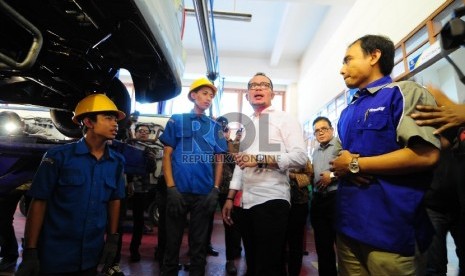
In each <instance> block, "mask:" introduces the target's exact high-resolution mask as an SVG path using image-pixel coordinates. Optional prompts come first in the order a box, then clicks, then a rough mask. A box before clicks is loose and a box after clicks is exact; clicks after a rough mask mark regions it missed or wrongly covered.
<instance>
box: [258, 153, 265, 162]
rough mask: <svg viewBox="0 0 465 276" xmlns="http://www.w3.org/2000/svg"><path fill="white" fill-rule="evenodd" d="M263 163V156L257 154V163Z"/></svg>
mask: <svg viewBox="0 0 465 276" xmlns="http://www.w3.org/2000/svg"><path fill="white" fill-rule="evenodd" d="M263 161H265V155H263V154H257V162H263Z"/></svg>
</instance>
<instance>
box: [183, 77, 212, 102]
mask: <svg viewBox="0 0 465 276" xmlns="http://www.w3.org/2000/svg"><path fill="white" fill-rule="evenodd" d="M202 86H208V87H210V88H211V89H213V97H215V96H216V91H218V89H217V88H216V87H215V86H214V85H213V84H212V83H211V82H210V81H209V80H207V79H206V78H200V79H197V80H195V81H194V82H193V83H192V84H191V87H190V88H189V94H187V97H188V98H189V100H191V102H193V101H194V99H193V98H192V97H191V93H192V92H193V91H197V90H198V89H199V88H200V87H202Z"/></svg>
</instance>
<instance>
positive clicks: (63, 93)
mask: <svg viewBox="0 0 465 276" xmlns="http://www.w3.org/2000/svg"><path fill="white" fill-rule="evenodd" d="M183 9H184V4H183V1H180V0H177V1H176V0H163V1H154V0H0V103H16V104H29V105H36V106H42V107H47V108H50V116H51V118H52V121H53V123H54V125H55V126H56V128H57V129H58V130H59V131H60V132H61V133H63V134H64V135H66V136H68V137H74V138H77V137H80V136H81V132H80V130H79V128H78V127H77V126H76V125H75V124H73V122H72V121H71V117H72V115H73V114H72V111H73V110H74V107H75V106H76V104H77V103H78V102H79V101H80V100H81V99H82V98H84V97H85V96H86V95H87V94H89V93H94V92H104V93H106V95H107V96H109V97H110V98H111V99H112V100H113V101H114V102H115V103H116V105H117V106H118V108H119V109H120V110H122V111H124V112H125V113H126V114H129V113H130V108H131V107H130V103H131V101H130V98H129V93H128V91H127V89H126V87H125V86H124V85H123V83H122V82H121V81H120V80H119V79H118V73H119V70H120V69H122V68H124V69H126V70H128V71H129V72H130V74H131V77H132V80H133V84H134V91H135V98H136V100H137V101H139V102H157V101H162V100H167V99H170V98H173V97H175V96H177V95H178V94H179V93H180V92H181V76H182V74H183V71H184V59H183V57H184V53H183V48H182V43H181V32H182V29H183V28H182V24H183V16H182V15H183ZM122 124H124V122H122Z"/></svg>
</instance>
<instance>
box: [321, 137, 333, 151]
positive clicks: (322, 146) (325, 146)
mask: <svg viewBox="0 0 465 276" xmlns="http://www.w3.org/2000/svg"><path fill="white" fill-rule="evenodd" d="M334 139H336V137H333V138H331V140H329V142H328V143H327V144H326V145H323V144H320V146H319V147H318V149H319V150H325V149H327V148H328V147H329V146H332V145H334Z"/></svg>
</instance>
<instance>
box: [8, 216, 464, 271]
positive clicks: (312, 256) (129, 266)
mask: <svg viewBox="0 0 465 276" xmlns="http://www.w3.org/2000/svg"><path fill="white" fill-rule="evenodd" d="M24 222H25V217H24V216H23V215H21V214H20V213H19V211H18V212H16V214H15V229H16V235H17V238H18V239H20V238H21V237H23V229H24ZM223 233H224V232H223V224H222V221H221V216H220V214H219V212H218V213H217V214H216V215H215V221H214V230H213V237H212V243H213V246H214V247H215V249H217V250H218V251H219V252H220V255H219V256H218V257H212V256H210V257H208V260H207V261H208V264H207V268H206V269H207V275H209V276H216V275H221V276H222V275H226V273H225V272H224V265H225V248H224V234H223ZM130 235H131V234H129V233H126V234H124V236H123V249H122V260H121V268H122V270H123V272H124V273H125V275H138V276H140V275H160V272H159V268H158V262H157V261H155V260H154V258H153V253H154V248H155V245H156V235H157V228H156V227H155V228H154V229H153V232H149V233H147V234H145V235H144V237H143V240H142V245H141V248H140V252H141V255H142V260H141V261H140V262H138V263H130V262H129V242H130V239H131V236H130ZM306 238H307V240H306V247H307V248H306V249H307V251H308V255H306V256H304V258H303V267H302V272H301V274H300V275H301V276H304V275H305V276H313V275H318V269H317V265H316V260H317V258H316V253H315V246H314V242H313V235H312V232H311V230H307V235H306ZM448 250H449V252H448V253H449V254H448V256H449V266H448V274H447V275H449V276H452V275H457V264H458V261H457V257H456V256H455V251H454V250H455V246H454V245H453V241H452V239H451V238H450V237H449V238H448ZM186 253H187V239H186V238H185V239H184V240H183V244H182V247H181V263H186V262H188V257H187V254H186ZM20 261H21V259H19V260H18V263H19V262H20ZM236 265H237V268H238V271H239V274H238V275H242V274H243V273H244V272H245V259H244V256H242V257H241V258H240V259H238V260H237V261H236ZM0 275H2V276H3V275H5V276H11V275H14V270H11V271H8V272H0ZM179 275H181V276H183V275H189V273H188V272H186V271H183V270H181V271H180V273H179Z"/></svg>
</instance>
